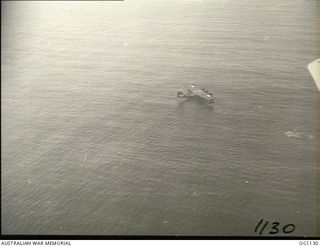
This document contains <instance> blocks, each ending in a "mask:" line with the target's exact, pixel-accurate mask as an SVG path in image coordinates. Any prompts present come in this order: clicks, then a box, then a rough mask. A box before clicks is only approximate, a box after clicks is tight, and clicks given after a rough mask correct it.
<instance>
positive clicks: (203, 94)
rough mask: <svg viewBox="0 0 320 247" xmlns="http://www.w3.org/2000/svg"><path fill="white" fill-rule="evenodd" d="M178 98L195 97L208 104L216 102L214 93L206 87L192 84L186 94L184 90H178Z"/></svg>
mask: <svg viewBox="0 0 320 247" xmlns="http://www.w3.org/2000/svg"><path fill="white" fill-rule="evenodd" d="M177 98H195V99H197V100H200V101H203V102H205V103H207V104H212V103H214V99H213V94H212V93H210V92H209V91H208V90H206V89H205V88H198V87H196V86H195V85H190V87H189V88H188V91H187V93H186V94H185V93H184V92H183V91H182V90H179V91H178V92H177Z"/></svg>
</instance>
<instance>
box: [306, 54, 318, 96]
mask: <svg viewBox="0 0 320 247" xmlns="http://www.w3.org/2000/svg"><path fill="white" fill-rule="evenodd" d="M308 69H309V72H310V74H311V75H312V77H313V80H314V82H315V83H316V85H317V87H318V89H319V91H320V58H318V59H317V60H314V61H313V62H312V63H310V64H309V65H308Z"/></svg>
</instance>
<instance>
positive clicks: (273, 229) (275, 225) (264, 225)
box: [254, 219, 296, 235]
mask: <svg viewBox="0 0 320 247" xmlns="http://www.w3.org/2000/svg"><path fill="white" fill-rule="evenodd" d="M270 224H271V225H270ZM268 229H269V232H268V233H269V234H271V235H273V234H277V233H282V232H283V233H287V234H288V233H291V232H293V231H294V230H295V229H296V226H295V225H294V224H287V225H285V226H283V227H281V226H280V223H279V222H277V221H274V222H269V221H267V220H266V221H264V219H261V220H260V221H259V222H258V224H257V226H256V228H255V230H254V232H255V233H259V235H262V234H263V232H264V230H268Z"/></svg>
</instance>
